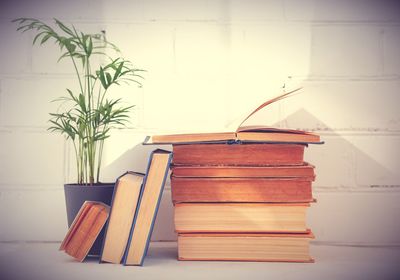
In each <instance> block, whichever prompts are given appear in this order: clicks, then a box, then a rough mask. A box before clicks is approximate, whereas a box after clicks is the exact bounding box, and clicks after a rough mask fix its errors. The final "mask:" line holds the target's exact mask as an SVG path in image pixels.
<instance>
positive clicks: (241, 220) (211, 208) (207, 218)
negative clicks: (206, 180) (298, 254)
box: [174, 203, 309, 233]
mask: <svg viewBox="0 0 400 280" xmlns="http://www.w3.org/2000/svg"><path fill="white" fill-rule="evenodd" d="M308 207H309V203H287V204H285V203H177V204H175V207H174V210H175V212H174V214H175V215H174V221H175V231H176V232H178V233H190V232H197V233H200V232H202V233H204V232H209V233H216V232H219V233H222V232H224V233H233V232H237V233H240V232H242V233H243V232H252V233H257V232H258V233H266V232H268V233H277V232H279V233H305V232H307V226H306V210H307V208H308Z"/></svg>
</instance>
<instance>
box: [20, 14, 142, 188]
mask: <svg viewBox="0 0 400 280" xmlns="http://www.w3.org/2000/svg"><path fill="white" fill-rule="evenodd" d="M13 22H16V23H17V24H18V28H17V30H18V31H21V32H26V31H34V32H35V33H36V36H35V37H34V39H33V45H34V44H35V43H39V44H40V45H43V44H44V43H46V42H50V41H53V42H55V43H56V44H58V46H59V47H60V50H61V56H60V57H59V60H61V59H64V58H69V59H70V60H71V62H72V65H73V68H74V71H75V73H76V77H77V83H78V86H79V87H78V88H79V90H78V92H73V91H72V90H71V89H66V91H67V92H66V93H67V94H66V96H63V97H60V98H58V99H57V100H55V101H57V102H61V103H62V106H60V107H63V108H65V109H64V110H63V112H57V113H51V114H50V115H51V119H50V122H51V126H50V127H49V128H48V129H49V130H50V131H52V132H59V133H61V134H62V135H64V136H65V137H66V138H67V139H70V140H71V141H72V143H73V147H74V151H75V156H76V168H77V174H78V178H77V179H78V180H77V183H78V184H88V185H93V184H94V183H99V178H100V168H101V160H102V154H103V147H104V140H105V139H106V138H108V137H109V136H110V130H111V129H112V128H116V127H123V126H126V124H127V123H128V121H129V116H128V113H129V111H130V110H131V108H132V107H133V106H127V107H124V106H121V99H110V98H107V97H108V95H109V89H110V88H111V86H113V85H119V84H120V83H122V82H126V83H129V82H133V83H136V84H137V85H138V86H141V82H140V80H141V79H143V77H142V76H141V75H139V74H138V73H140V71H144V70H141V69H136V68H134V67H133V65H132V63H131V62H130V61H128V60H126V59H124V58H122V57H121V56H120V51H119V50H118V48H117V47H116V46H115V45H114V44H111V43H110V42H108V41H107V40H106V38H105V36H104V34H85V33H83V32H81V31H78V30H76V29H75V27H74V26H73V25H72V26H71V27H68V26H66V25H65V24H63V23H62V22H60V21H59V20H57V19H54V22H55V26H54V28H53V27H51V26H50V25H48V24H46V23H44V22H42V21H40V20H37V19H31V18H18V19H15V20H13ZM110 53H112V54H113V55H115V54H117V55H118V57H117V58H113V57H112V54H110ZM99 61H103V63H100V62H99ZM104 61H106V62H104Z"/></svg>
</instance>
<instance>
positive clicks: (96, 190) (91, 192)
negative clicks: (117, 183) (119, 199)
mask: <svg viewBox="0 0 400 280" xmlns="http://www.w3.org/2000/svg"><path fill="white" fill-rule="evenodd" d="M113 191H114V183H110V184H96V185H93V186H88V185H78V184H65V185H64V192H65V204H66V207H67V219H68V227H70V226H71V224H72V222H73V221H74V219H75V216H76V214H77V213H78V211H79V209H80V208H81V206H82V204H83V203H84V202H85V201H86V200H90V201H101V202H103V203H105V204H107V205H110V204H111V199H112V194H113ZM104 231H105V228H103V229H102V231H101V232H100V234H99V236H98V237H97V239H96V241H95V242H94V244H93V247H92V249H90V251H89V255H92V256H99V255H100V250H101V245H102V242H103V238H104Z"/></svg>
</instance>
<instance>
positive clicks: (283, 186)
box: [171, 176, 313, 203]
mask: <svg viewBox="0 0 400 280" xmlns="http://www.w3.org/2000/svg"><path fill="white" fill-rule="evenodd" d="M311 181H312V179H311V178H243V177H242V178H226V177H221V178H188V177H175V176H171V190H172V201H173V203H181V202H286V203H287V202H312V201H313V197H312V189H311Z"/></svg>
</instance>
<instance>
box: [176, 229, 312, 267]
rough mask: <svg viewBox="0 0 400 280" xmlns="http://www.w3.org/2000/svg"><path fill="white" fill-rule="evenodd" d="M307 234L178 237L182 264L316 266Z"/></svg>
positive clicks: (225, 234)
mask: <svg viewBox="0 0 400 280" xmlns="http://www.w3.org/2000/svg"><path fill="white" fill-rule="evenodd" d="M313 238H314V235H313V234H312V233H311V232H310V231H308V232H306V233H304V234H293V233H292V234H266V233H260V234H251V233H244V234H227V233H221V234H215V233H214V234H209V233H208V234H199V233H188V234H179V235H178V259H179V260H183V261H185V260H207V261H210V260H211V261H267V262H313V261H314V260H313V259H312V257H311V256H310V248H309V247H310V246H309V244H310V240H312V239H313Z"/></svg>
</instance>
